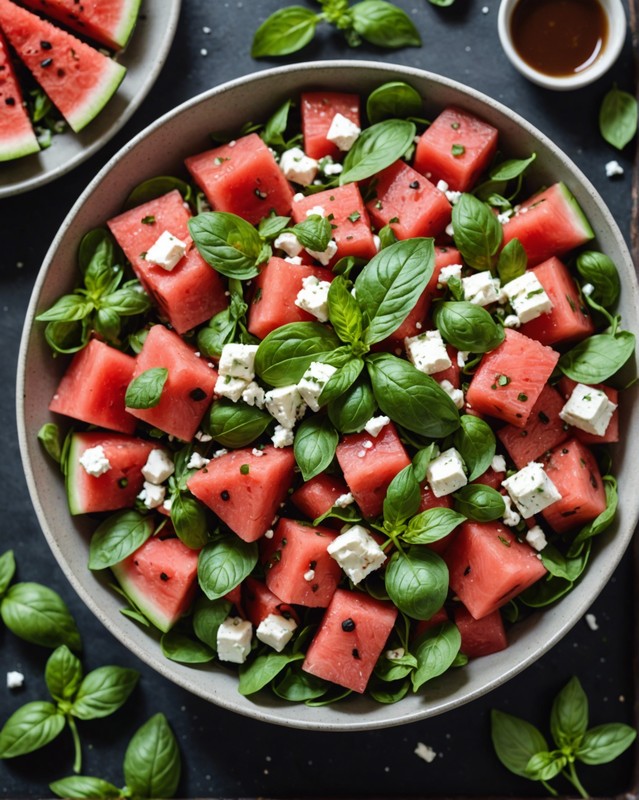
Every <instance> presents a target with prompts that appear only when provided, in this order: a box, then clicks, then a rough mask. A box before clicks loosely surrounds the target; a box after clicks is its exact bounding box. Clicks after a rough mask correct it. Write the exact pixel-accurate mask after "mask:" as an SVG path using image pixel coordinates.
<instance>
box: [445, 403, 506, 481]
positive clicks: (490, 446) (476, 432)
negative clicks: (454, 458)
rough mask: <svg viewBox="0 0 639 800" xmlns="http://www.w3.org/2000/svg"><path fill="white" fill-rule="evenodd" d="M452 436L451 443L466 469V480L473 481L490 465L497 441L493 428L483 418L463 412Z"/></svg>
mask: <svg viewBox="0 0 639 800" xmlns="http://www.w3.org/2000/svg"><path fill="white" fill-rule="evenodd" d="M460 423H461V424H460V426H459V428H458V429H457V430H456V431H455V434H454V436H453V444H454V446H455V448H456V449H457V450H458V451H459V454H460V455H461V457H462V458H463V460H464V464H465V465H466V467H467V469H468V480H469V481H471V482H472V481H474V480H476V479H477V478H479V476H480V475H483V474H484V472H486V470H487V469H488V467H490V464H491V462H492V460H493V458H494V457H495V450H496V446H497V442H496V440H495V434H494V433H493V429H492V428H491V427H490V425H489V424H488V423H487V422H484V420H483V419H480V418H479V417H475V416H474V415H472V414H463V415H462V416H461V418H460Z"/></svg>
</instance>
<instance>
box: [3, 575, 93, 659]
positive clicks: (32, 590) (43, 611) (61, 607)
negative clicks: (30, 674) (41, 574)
mask: <svg viewBox="0 0 639 800" xmlns="http://www.w3.org/2000/svg"><path fill="white" fill-rule="evenodd" d="M0 615H1V616H2V620H3V622H4V624H5V625H6V626H7V628H9V630H10V631H12V633H15V635H16V636H19V637H20V638H21V639H24V640H25V641H27V642H32V643H33V644H39V645H42V646H43V647H51V648H55V647H59V646H60V645H61V644H66V645H67V646H68V647H70V648H71V650H80V649H81V648H82V643H81V640H80V632H79V631H78V628H77V626H76V624H75V620H74V619H73V617H72V616H71V613H70V612H69V609H68V608H67V605H66V603H65V602H64V600H63V599H62V598H61V597H60V595H59V594H58V593H57V592H54V591H53V589H49V588H48V587H47V586H43V585H42V584H40V583H15V584H13V586H10V587H9V589H8V590H7V592H6V594H5V596H4V597H3V598H2V601H0Z"/></svg>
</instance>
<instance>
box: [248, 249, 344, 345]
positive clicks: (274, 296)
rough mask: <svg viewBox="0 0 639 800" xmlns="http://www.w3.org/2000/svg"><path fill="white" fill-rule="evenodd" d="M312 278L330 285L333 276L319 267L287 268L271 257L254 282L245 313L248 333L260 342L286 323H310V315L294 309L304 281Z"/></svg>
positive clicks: (281, 260)
mask: <svg viewBox="0 0 639 800" xmlns="http://www.w3.org/2000/svg"><path fill="white" fill-rule="evenodd" d="M311 275H314V276H315V277H316V278H317V279H318V280H319V281H331V280H332V279H333V273H332V272H331V271H330V270H328V269H324V268H323V267H313V266H306V265H305V264H299V265H298V264H291V262H290V261H286V260H285V259H283V258H278V257H277V256H273V257H272V258H270V259H269V261H268V263H267V264H266V266H265V267H264V268H263V269H262V271H261V272H260V274H259V275H258V277H257V278H256V279H255V292H254V293H253V299H252V301H251V305H250V307H249V312H248V329H249V331H250V332H251V333H252V334H253V335H254V336H257V337H259V338H260V339H263V338H264V337H265V336H266V335H267V334H269V333H270V332H271V331H274V330H275V328H279V327H280V326H281V325H286V324H288V323H289V322H312V321H314V320H315V317H313V316H312V315H311V314H309V313H308V312H307V311H304V309H302V308H300V307H299V306H296V305H295V299H296V298H297V295H298V293H299V292H300V291H301V289H302V281H303V280H304V278H308V277H309V276H311Z"/></svg>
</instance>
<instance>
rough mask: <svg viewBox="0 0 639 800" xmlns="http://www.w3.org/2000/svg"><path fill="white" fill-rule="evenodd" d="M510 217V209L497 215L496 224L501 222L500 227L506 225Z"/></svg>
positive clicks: (511, 213)
mask: <svg viewBox="0 0 639 800" xmlns="http://www.w3.org/2000/svg"><path fill="white" fill-rule="evenodd" d="M512 215H513V212H512V211H511V210H510V209H509V210H508V211H502V212H501V213H499V214H497V222H501V224H502V225H506V224H507V223H508V222H510V218H511V217H512Z"/></svg>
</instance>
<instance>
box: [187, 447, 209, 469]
mask: <svg viewBox="0 0 639 800" xmlns="http://www.w3.org/2000/svg"><path fill="white" fill-rule="evenodd" d="M210 460H211V459H210V458H204V456H203V455H201V454H200V453H198V452H197V450H196V451H194V452H193V453H191V457H190V458H189V460H188V463H187V465H186V468H187V469H202V467H205V466H206V465H207V464H208V463H209V461H210Z"/></svg>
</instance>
